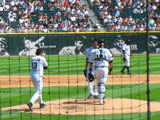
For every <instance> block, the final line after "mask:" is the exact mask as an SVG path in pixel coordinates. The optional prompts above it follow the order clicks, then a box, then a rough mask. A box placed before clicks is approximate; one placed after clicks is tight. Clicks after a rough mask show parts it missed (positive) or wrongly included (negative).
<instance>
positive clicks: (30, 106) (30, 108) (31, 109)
mask: <svg viewBox="0 0 160 120" xmlns="http://www.w3.org/2000/svg"><path fill="white" fill-rule="evenodd" d="M27 106H28V107H29V110H30V111H33V108H32V106H33V104H32V103H31V102H29V103H27Z"/></svg>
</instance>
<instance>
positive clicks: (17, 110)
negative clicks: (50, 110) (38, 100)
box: [8, 108, 40, 112]
mask: <svg viewBox="0 0 160 120" xmlns="http://www.w3.org/2000/svg"><path fill="white" fill-rule="evenodd" d="M33 109H34V110H35V109H40V108H33ZM8 111H10V112H11V111H14V112H32V111H30V110H29V109H27V108H24V109H11V110H8Z"/></svg>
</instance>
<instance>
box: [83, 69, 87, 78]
mask: <svg viewBox="0 0 160 120" xmlns="http://www.w3.org/2000/svg"><path fill="white" fill-rule="evenodd" d="M83 74H84V76H85V77H87V70H86V69H85V70H84V71H83Z"/></svg>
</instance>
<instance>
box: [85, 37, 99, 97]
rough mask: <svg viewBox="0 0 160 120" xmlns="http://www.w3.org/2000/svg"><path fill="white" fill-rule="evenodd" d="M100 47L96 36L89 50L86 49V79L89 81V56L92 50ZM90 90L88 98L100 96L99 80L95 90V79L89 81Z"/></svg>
mask: <svg viewBox="0 0 160 120" xmlns="http://www.w3.org/2000/svg"><path fill="white" fill-rule="evenodd" d="M96 48H98V40H97V39H96V38H93V39H92V46H91V47H89V48H88V49H87V50H86V66H85V70H84V73H85V75H86V79H87V81H88V76H87V75H88V72H89V64H88V63H89V62H88V60H89V57H90V54H91V52H92V50H93V49H96ZM88 91H89V96H88V99H91V98H97V97H98V90H97V81H95V87H94V90H93V81H92V82H91V81H88Z"/></svg>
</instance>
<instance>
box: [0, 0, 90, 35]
mask: <svg viewBox="0 0 160 120" xmlns="http://www.w3.org/2000/svg"><path fill="white" fill-rule="evenodd" d="M0 13H1V16H2V17H1V18H0V19H1V21H2V23H1V28H0V32H1V33H2V32H9V33H10V32H22V33H24V32H29V33H32V32H45V33H46V32H57V31H59V32H61V31H64V32H65V31H69V32H90V31H92V21H91V20H90V18H89V16H88V14H89V13H88V10H87V8H86V7H85V6H84V5H83V4H82V3H81V1H80V0H11V1H9V2H5V3H2V4H1V6H0Z"/></svg>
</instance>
